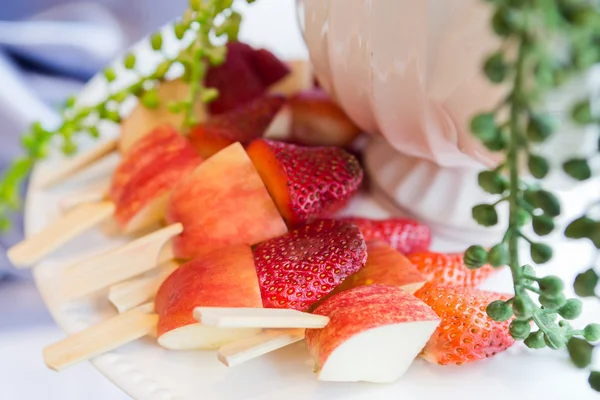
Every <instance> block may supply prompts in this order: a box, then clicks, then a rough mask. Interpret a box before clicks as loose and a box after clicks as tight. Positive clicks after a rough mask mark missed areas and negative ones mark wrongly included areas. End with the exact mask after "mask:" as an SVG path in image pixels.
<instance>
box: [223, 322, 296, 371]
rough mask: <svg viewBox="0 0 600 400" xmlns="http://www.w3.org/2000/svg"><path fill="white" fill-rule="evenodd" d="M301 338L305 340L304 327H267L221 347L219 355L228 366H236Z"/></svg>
mask: <svg viewBox="0 0 600 400" xmlns="http://www.w3.org/2000/svg"><path fill="white" fill-rule="evenodd" d="M301 340H304V329H267V330H264V331H263V332H261V333H259V334H258V335H256V336H252V337H249V338H247V339H243V340H240V341H237V342H235V343H231V344H228V345H226V346H223V347H221V348H220V349H219V351H218V353H217V357H218V359H219V361H221V362H222V363H223V364H225V365H226V366H228V367H234V366H236V365H239V364H241V363H244V362H246V361H249V360H252V359H253V358H256V357H260V356H262V355H264V354H267V353H270V352H272V351H275V350H277V349H280V348H282V347H285V346H288V345H290V344H293V343H296V342H299V341H301Z"/></svg>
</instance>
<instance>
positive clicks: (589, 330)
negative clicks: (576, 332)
mask: <svg viewBox="0 0 600 400" xmlns="http://www.w3.org/2000/svg"><path fill="white" fill-rule="evenodd" d="M583 337H584V338H585V340H587V341H589V342H596V341H598V340H600V324H596V323H593V324H589V325H588V326H586V327H585V328H584V329H583Z"/></svg>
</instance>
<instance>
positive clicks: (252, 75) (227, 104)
mask: <svg viewBox="0 0 600 400" xmlns="http://www.w3.org/2000/svg"><path fill="white" fill-rule="evenodd" d="M256 51H260V52H261V54H264V52H267V51H266V50H255V49H253V48H252V47H250V46H249V45H247V44H245V43H241V42H229V43H228V44H227V57H226V59H225V62H224V63H223V64H221V65H219V66H215V67H211V68H210V69H209V70H208V72H207V74H206V79H205V85H206V86H207V87H214V88H216V89H218V90H219V97H217V99H216V100H215V101H213V102H211V103H210V104H209V105H208V108H209V111H210V112H211V114H213V115H214V114H221V113H224V112H227V111H230V110H233V109H235V108H237V107H239V106H241V105H242V104H245V103H247V102H249V101H251V100H254V99H256V98H258V97H260V96H262V95H263V94H265V93H266V91H267V89H268V86H269V84H265V82H271V81H272V80H274V79H276V78H277V77H278V76H280V75H281V73H280V72H279V73H277V74H273V73H272V72H271V71H270V70H271V69H275V67H274V66H273V65H271V66H270V67H269V68H270V69H269V70H266V69H265V70H261V69H258V68H257V65H256V64H257V62H256V59H255V58H259V59H261V60H265V59H266V57H265V55H262V56H258V57H255V56H254V53H255V52H256ZM275 60H277V59H276V58H275V57H274V56H273V59H271V61H270V62H271V63H275ZM277 61H278V60H277ZM279 63H281V61H279ZM264 64H267V63H266V62H264ZM281 64H283V63H281ZM283 65H284V64H283ZM284 66H285V65H284ZM288 72H289V71H288ZM271 74H273V75H271Z"/></svg>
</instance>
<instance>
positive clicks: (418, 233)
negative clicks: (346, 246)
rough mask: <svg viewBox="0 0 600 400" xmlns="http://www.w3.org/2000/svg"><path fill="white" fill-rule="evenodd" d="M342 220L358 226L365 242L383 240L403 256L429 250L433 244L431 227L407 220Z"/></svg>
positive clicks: (350, 218) (359, 218) (349, 218)
mask: <svg viewBox="0 0 600 400" xmlns="http://www.w3.org/2000/svg"><path fill="white" fill-rule="evenodd" d="M342 220H344V221H347V222H351V223H353V224H355V225H356V226H358V227H359V228H360V231H361V232H362V234H363V236H364V237H365V240H367V241H369V240H381V241H383V242H385V243H387V244H388V245H390V246H391V247H393V248H394V249H396V250H398V251H399V252H400V253H403V254H409V253H413V252H417V251H425V250H428V249H429V245H430V244H431V231H430V229H429V227H428V226H426V225H423V224H421V223H419V222H417V221H413V220H410V219H407V218H389V219H383V220H376V219H369V218H362V217H347V218H343V219H342Z"/></svg>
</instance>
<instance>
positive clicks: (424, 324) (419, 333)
mask: <svg viewBox="0 0 600 400" xmlns="http://www.w3.org/2000/svg"><path fill="white" fill-rule="evenodd" d="M315 314H319V315H326V316H329V317H330V319H331V321H330V322H329V324H328V325H327V326H326V327H325V328H323V329H307V330H306V343H307V345H308V348H309V350H310V352H311V354H312V356H313V358H314V360H315V363H316V371H317V374H318V375H317V377H318V380H320V381H335V382H358V381H365V382H377V383H388V382H394V381H396V380H398V379H399V378H400V377H401V376H402V375H403V374H404V373H405V372H406V370H407V369H408V367H409V366H410V364H411V363H412V362H413V360H414V359H415V357H416V356H417V355H418V354H419V352H420V351H421V350H422V349H423V347H424V346H425V344H426V343H427V341H428V340H429V338H430V336H431V335H432V334H433V332H434V331H435V329H436V327H437V326H438V324H439V323H440V318H439V317H438V316H437V315H436V314H435V312H433V310H432V309H431V308H429V306H427V304H425V303H423V302H422V301H421V300H419V299H417V298H416V297H414V296H413V295H411V294H409V293H406V292H405V291H403V290H402V289H400V288H397V287H393V286H387V285H370V286H361V287H357V288H354V289H351V290H347V291H345V292H342V293H340V294H338V295H337V296H333V297H331V298H330V299H328V300H327V301H325V302H324V303H323V304H322V305H321V306H319V307H318V308H317V309H316V310H315Z"/></svg>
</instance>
